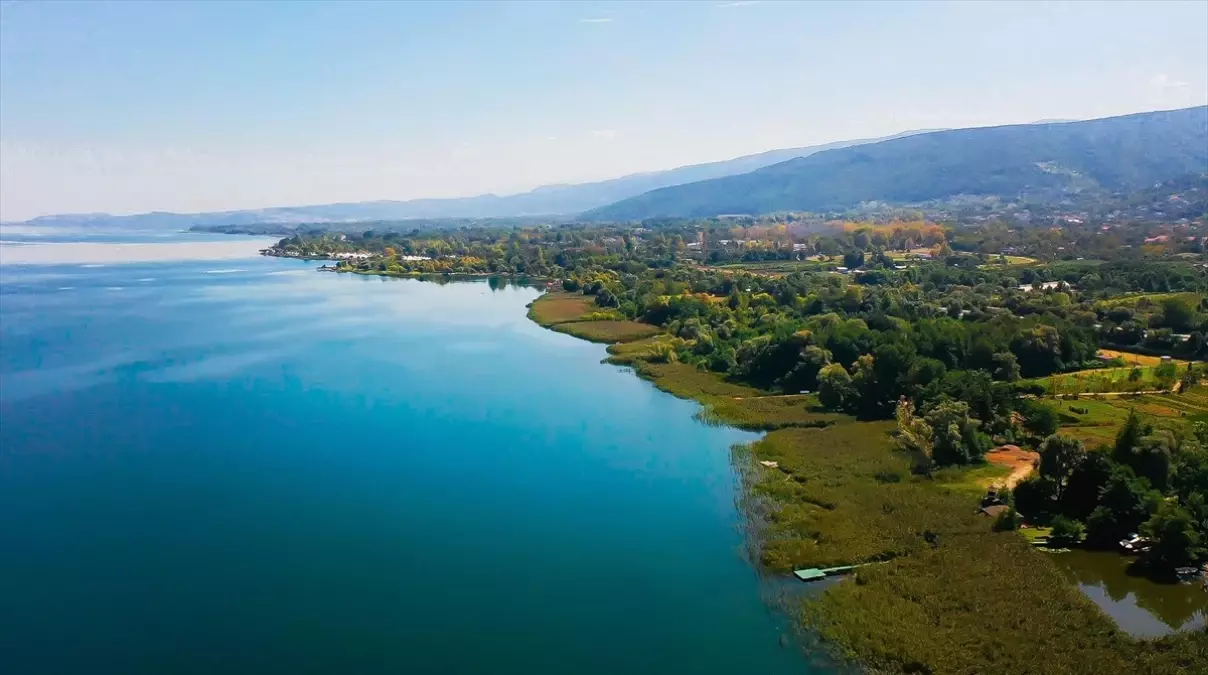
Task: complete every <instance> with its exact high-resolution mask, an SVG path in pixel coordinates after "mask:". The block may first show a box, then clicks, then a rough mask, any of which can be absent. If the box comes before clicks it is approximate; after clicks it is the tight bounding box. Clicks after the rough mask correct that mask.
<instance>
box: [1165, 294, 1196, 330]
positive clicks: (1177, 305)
mask: <svg viewBox="0 0 1208 675" xmlns="http://www.w3.org/2000/svg"><path fill="white" fill-rule="evenodd" d="M1194 320H1195V308H1194V307H1192V306H1191V303H1189V302H1185V301H1184V300H1182V299H1181V298H1178V297H1173V298H1166V299H1164V300H1162V316H1161V323H1162V325H1163V326H1165V327H1167V328H1169V329H1171V330H1173V331H1176V332H1183V331H1186V330H1188V329H1190V328H1191V326H1192V322H1193V321H1194Z"/></svg>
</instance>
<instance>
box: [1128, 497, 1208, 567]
mask: <svg viewBox="0 0 1208 675" xmlns="http://www.w3.org/2000/svg"><path fill="white" fill-rule="evenodd" d="M1141 532H1142V533H1143V534H1145V536H1147V537H1150V538H1152V539H1153V540H1154V544H1153V548H1152V549H1150V551H1149V554H1148V555H1147V556H1146V557H1147V559H1148V560H1149V561H1150V562H1151V563H1153V564H1155V565H1156V566H1158V567H1159V568H1161V569H1167V570H1169V569H1173V568H1175V567H1181V566H1184V565H1190V564H1192V563H1195V562H1199V560H1200V559H1201V558H1202V557H1203V556H1204V555H1205V549H1204V547H1203V541H1204V537H1203V535H1202V534H1201V533H1200V532H1199V531H1198V529H1197V523H1196V522H1195V521H1194V520H1193V519H1192V516H1191V513H1190V512H1189V511H1187V509H1184V508H1182V507H1180V506H1176V505H1174V504H1164V505H1163V506H1162V508H1160V509H1158V512H1157V513H1155V514H1154V515H1153V517H1152V518H1150V519H1149V520H1148V521H1146V522H1145V524H1144V525H1142V526H1141Z"/></svg>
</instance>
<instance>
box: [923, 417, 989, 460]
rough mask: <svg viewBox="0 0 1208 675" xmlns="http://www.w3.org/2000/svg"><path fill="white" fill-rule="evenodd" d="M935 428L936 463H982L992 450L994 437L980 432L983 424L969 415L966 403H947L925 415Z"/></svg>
mask: <svg viewBox="0 0 1208 675" xmlns="http://www.w3.org/2000/svg"><path fill="white" fill-rule="evenodd" d="M924 419H925V420H926V421H927V425H928V426H930V427H931V429H932V444H933V447H932V458H933V459H934V460H935V463H936V464H939V465H948V464H969V463H971V462H975V461H980V460H981V459H982V456H983V455H985V454H986V451H988V450H989V449H990V438H989V437H988V436H986V435H985V434H984V433H982V432H981V431H980V427H981V423H980V422H978V421H977V420H976V419H974V418H973V417H972V416H970V415H969V404H967V403H965V402H964V401H944V402H943V403H940V404H939V405H937V406H935V407H934V408H932V409H931V410H930V411H928V412H927V414H926V415H924Z"/></svg>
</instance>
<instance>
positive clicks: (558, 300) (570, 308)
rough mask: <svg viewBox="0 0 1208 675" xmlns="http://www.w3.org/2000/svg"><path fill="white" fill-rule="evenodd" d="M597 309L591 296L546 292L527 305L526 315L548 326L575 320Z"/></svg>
mask: <svg viewBox="0 0 1208 675" xmlns="http://www.w3.org/2000/svg"><path fill="white" fill-rule="evenodd" d="M596 309H598V308H597V307H596V304H595V302H593V300H592V298H589V297H587V296H585V295H580V294H578V293H563V292H553V293H546V294H544V295H542V296H541V297H539V298H537V299H536V300H534V301H533V304H532V305H530V306H529V312H528V316H529V318H530V319H532V320H533V321H535V322H537V323H538V324H540V325H542V326H545V327H547V328H548V327H550V326H552V325H554V324H557V323H564V322H567V321H577V320H579V319H580V318H581V317H583V315H585V314H587V313H589V312H591V311H594V310H596Z"/></svg>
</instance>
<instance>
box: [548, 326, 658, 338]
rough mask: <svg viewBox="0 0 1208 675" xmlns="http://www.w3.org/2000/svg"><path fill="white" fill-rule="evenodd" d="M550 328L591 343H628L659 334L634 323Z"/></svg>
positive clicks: (656, 329) (655, 328)
mask: <svg viewBox="0 0 1208 675" xmlns="http://www.w3.org/2000/svg"><path fill="white" fill-rule="evenodd" d="M550 327H551V328H553V329H554V330H556V331H558V332H559V333H568V334H570V335H574V336H575V337H578V338H583V339H584V340H591V341H592V342H629V341H632V340H641V339H643V338H649V337H652V336H654V335H657V334H658V333H659V329H658V328H657V327H655V326H651V325H650V324H648V323H638V322H636V321H571V322H567V323H559V324H554V325H552V326H550Z"/></svg>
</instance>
